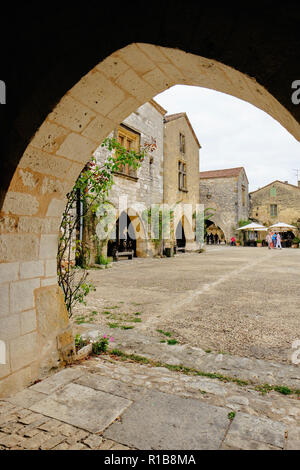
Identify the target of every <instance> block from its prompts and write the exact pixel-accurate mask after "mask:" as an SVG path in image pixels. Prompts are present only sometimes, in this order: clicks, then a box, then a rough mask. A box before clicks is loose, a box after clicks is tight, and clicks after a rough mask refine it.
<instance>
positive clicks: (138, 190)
mask: <svg viewBox="0 0 300 470" xmlns="http://www.w3.org/2000/svg"><path fill="white" fill-rule="evenodd" d="M123 123H124V124H126V125H127V126H128V127H130V128H131V129H133V130H135V131H137V132H139V133H140V136H141V138H140V145H141V148H142V147H143V146H144V144H145V142H151V137H153V138H154V139H155V140H156V144H157V148H156V150H154V152H152V153H150V152H149V154H148V155H147V156H146V157H145V159H144V161H143V162H142V164H141V166H140V167H139V168H138V170H137V180H133V179H131V178H130V177H127V176H120V175H115V177H114V181H115V184H114V185H113V187H112V189H111V191H110V194H109V200H110V202H112V204H114V205H115V206H116V207H118V200H119V196H124V195H125V196H127V198H128V207H129V208H131V207H133V206H134V205H135V204H136V203H137V202H140V203H143V204H144V205H145V207H146V208H150V206H151V204H160V203H161V202H162V199H163V114H162V113H161V112H160V111H158V110H157V109H156V108H155V107H154V106H153V105H152V104H151V103H145V104H144V105H143V106H140V107H139V108H138V109H137V110H136V111H135V112H133V113H131V114H130V115H129V116H128V117H127V118H126V119H124V120H123ZM110 137H113V132H112V133H111V134H110ZM107 155H108V153H107V150H106V149H105V148H103V147H99V148H98V149H97V150H96V152H95V153H94V156H95V157H96V159H97V161H98V162H99V163H101V162H103V161H104V160H105V158H106V157H107Z"/></svg>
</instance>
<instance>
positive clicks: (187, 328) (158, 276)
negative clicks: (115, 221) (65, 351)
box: [73, 247, 300, 362]
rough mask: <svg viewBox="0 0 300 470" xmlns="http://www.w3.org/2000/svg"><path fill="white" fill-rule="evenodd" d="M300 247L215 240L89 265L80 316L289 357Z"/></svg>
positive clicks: (298, 331) (295, 328) (233, 350)
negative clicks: (89, 287)
mask: <svg viewBox="0 0 300 470" xmlns="http://www.w3.org/2000/svg"><path fill="white" fill-rule="evenodd" d="M299 262H300V250H294V249H283V250H281V251H279V250H272V251H269V250H268V249H267V248H244V247H209V248H208V250H207V252H206V253H201V254H196V253H193V254H192V253H187V254H180V255H177V256H176V257H174V258H164V259H134V260H132V261H126V260H123V261H120V262H118V263H113V265H112V267H111V268H110V269H105V270H90V273H89V278H90V281H92V282H93V283H94V285H95V286H96V289H97V290H96V292H93V293H91V294H90V295H89V297H88V303H87V305H86V306H82V305H80V306H78V307H77V308H76V309H75V312H74V315H73V321H74V322H75V323H76V322H77V323H80V322H83V321H84V322H90V323H96V324H105V325H106V326H107V332H108V333H109V334H112V335H113V332H114V328H113V326H115V327H117V328H123V329H125V328H130V329H135V330H137V331H141V332H145V331H146V332H147V334H149V335H159V336H161V338H162V340H163V339H165V340H167V339H168V337H167V336H165V335H164V334H163V333H159V332H157V330H158V329H159V330H162V331H164V332H169V333H171V337H172V338H176V339H177V340H178V341H179V342H180V343H189V344H191V345H193V346H197V347H200V348H202V349H205V350H211V351H220V352H223V353H229V354H236V355H240V356H246V357H256V358H261V359H271V360H275V361H279V362H290V356H291V353H292V352H293V351H292V342H293V341H294V340H296V339H300V315H299V305H300V302H299V301H300V293H299V281H298V279H299V278H298V276H299Z"/></svg>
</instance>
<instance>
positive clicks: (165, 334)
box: [156, 330, 178, 346]
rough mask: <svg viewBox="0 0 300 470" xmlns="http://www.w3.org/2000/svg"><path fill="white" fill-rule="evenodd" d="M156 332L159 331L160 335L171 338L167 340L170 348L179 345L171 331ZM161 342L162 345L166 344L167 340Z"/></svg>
mask: <svg viewBox="0 0 300 470" xmlns="http://www.w3.org/2000/svg"><path fill="white" fill-rule="evenodd" d="M156 331H157V332H158V333H160V334H162V335H164V336H167V337H168V338H170V339H168V340H167V343H168V345H169V346H173V345H174V344H177V343H178V341H177V339H174V338H171V336H172V333H170V332H169V331H164V330H156ZM160 342H161V343H165V342H166V341H165V340H161V341H160Z"/></svg>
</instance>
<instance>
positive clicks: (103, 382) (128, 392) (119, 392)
mask: <svg viewBox="0 0 300 470" xmlns="http://www.w3.org/2000/svg"><path fill="white" fill-rule="evenodd" d="M74 382H75V383H76V384H79V385H84V386H85V387H90V388H93V389H95V390H102V391H103V392H106V393H111V394H112V395H115V396H118V397H123V398H127V399H128V400H132V401H134V400H138V399H139V398H140V397H141V396H142V395H144V393H145V392H146V389H145V388H143V387H138V386H136V385H127V384H124V383H122V382H120V381H118V380H115V379H111V378H109V377H105V376H103V375H100V374H89V373H86V374H84V375H82V376H81V377H79V379H76V380H75V381H74Z"/></svg>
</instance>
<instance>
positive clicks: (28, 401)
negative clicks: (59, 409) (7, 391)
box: [7, 388, 46, 408]
mask: <svg viewBox="0 0 300 470" xmlns="http://www.w3.org/2000/svg"><path fill="white" fill-rule="evenodd" d="M45 397H46V394H45V393H41V392H37V391H35V390H31V389H30V388H25V390H22V391H21V392H19V393H17V394H16V395H13V396H12V397H9V398H7V401H8V402H9V403H12V404H13V405H16V406H22V407H24V408H29V407H30V406H32V405H34V404H35V403H37V402H38V401H40V400H43V398H45Z"/></svg>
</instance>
